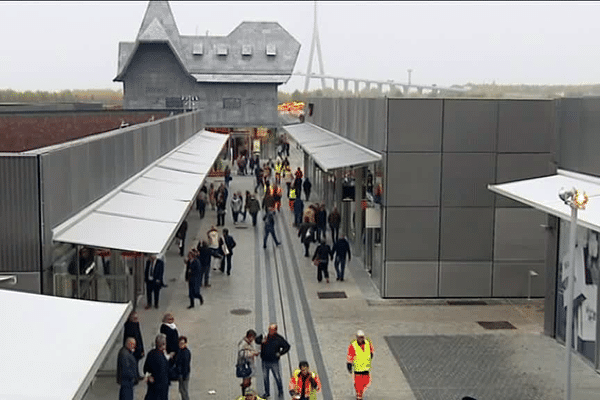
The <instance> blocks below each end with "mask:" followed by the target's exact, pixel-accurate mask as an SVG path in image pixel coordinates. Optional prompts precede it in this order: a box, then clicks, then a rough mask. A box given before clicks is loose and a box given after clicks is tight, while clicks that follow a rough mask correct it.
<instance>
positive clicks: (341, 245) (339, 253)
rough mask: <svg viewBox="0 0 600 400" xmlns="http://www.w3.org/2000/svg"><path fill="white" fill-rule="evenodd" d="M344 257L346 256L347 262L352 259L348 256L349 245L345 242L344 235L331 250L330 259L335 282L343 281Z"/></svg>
mask: <svg viewBox="0 0 600 400" xmlns="http://www.w3.org/2000/svg"><path fill="white" fill-rule="evenodd" d="M346 256H348V262H350V259H351V258H352V254H350V243H348V240H346V235H343V234H342V236H341V237H340V238H339V239H338V240H337V242H335V244H334V245H333V247H332V249H331V257H332V258H333V266H334V267H335V273H336V275H337V277H336V280H338V281H343V280H344V270H345V269H346Z"/></svg>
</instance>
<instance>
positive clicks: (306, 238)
mask: <svg viewBox="0 0 600 400" xmlns="http://www.w3.org/2000/svg"><path fill="white" fill-rule="evenodd" d="M298 237H299V238H300V241H301V242H302V244H303V245H304V257H310V255H309V254H308V250H309V248H310V244H311V243H312V242H314V241H315V224H313V223H311V222H310V218H309V217H304V222H303V223H302V224H300V228H299V229H298Z"/></svg>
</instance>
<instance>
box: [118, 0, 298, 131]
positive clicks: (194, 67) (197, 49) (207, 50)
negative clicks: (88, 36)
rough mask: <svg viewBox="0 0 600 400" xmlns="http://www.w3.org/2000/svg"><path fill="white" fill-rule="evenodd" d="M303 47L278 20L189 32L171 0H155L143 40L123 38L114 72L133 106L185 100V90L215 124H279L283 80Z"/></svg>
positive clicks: (162, 105)
mask: <svg viewBox="0 0 600 400" xmlns="http://www.w3.org/2000/svg"><path fill="white" fill-rule="evenodd" d="M199 7H201V5H200V6H199ZM299 51H300V43H298V41H297V40H296V39H294V38H293V37H292V36H291V35H290V34H289V33H288V32H287V31H286V30H285V29H283V28H282V27H281V25H279V24H278V23H277V22H242V23H241V24H239V25H238V26H237V27H236V28H235V29H234V30H233V31H232V32H231V33H229V34H228V35H227V36H184V35H181V34H180V33H179V30H178V29H177V24H176V22H175V18H174V16H173V12H172V10H171V7H170V5H169V3H168V2H167V1H160V0H151V1H150V2H149V3H148V7H147V9H146V13H145V15H144V18H143V20H142V24H141V26H140V30H139V32H138V35H137V37H136V40H135V42H121V43H119V67H118V73H117V76H116V78H115V79H114V80H115V81H119V82H123V92H124V104H123V105H124V108H126V109H140V108H152V109H165V108H181V106H182V100H181V99H182V97H183V98H189V97H192V98H195V99H196V101H194V103H193V107H194V108H195V109H199V110H202V111H203V114H204V116H205V121H206V125H207V126H222V127H250V126H265V127H271V126H276V125H277V86H278V85H280V84H282V83H285V82H287V81H288V80H289V78H290V76H291V74H292V72H293V69H294V65H295V63H296V59H297V57H298V53H299ZM188 104H189V103H188Z"/></svg>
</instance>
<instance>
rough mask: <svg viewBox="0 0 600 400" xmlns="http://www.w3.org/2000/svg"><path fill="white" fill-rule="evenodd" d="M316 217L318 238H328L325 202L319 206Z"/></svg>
mask: <svg viewBox="0 0 600 400" xmlns="http://www.w3.org/2000/svg"><path fill="white" fill-rule="evenodd" d="M307 201H308V200H307ZM315 218H316V222H317V240H318V241H321V240H325V239H326V238H327V211H325V204H321V205H319V206H318V208H317V214H316V216H315ZM321 235H323V236H321Z"/></svg>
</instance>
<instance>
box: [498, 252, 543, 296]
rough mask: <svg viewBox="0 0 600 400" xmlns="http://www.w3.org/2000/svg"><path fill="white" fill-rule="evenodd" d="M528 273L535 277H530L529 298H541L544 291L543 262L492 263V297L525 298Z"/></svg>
mask: <svg viewBox="0 0 600 400" xmlns="http://www.w3.org/2000/svg"><path fill="white" fill-rule="evenodd" d="M529 271H535V272H536V273H537V276H533V277H531V296H534V297H543V296H544V291H545V286H546V282H545V276H546V274H545V264H544V263H543V262H533V261H531V262H494V267H493V274H492V282H493V286H492V296H494V297H527V291H528V288H527V285H528V279H529Z"/></svg>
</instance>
